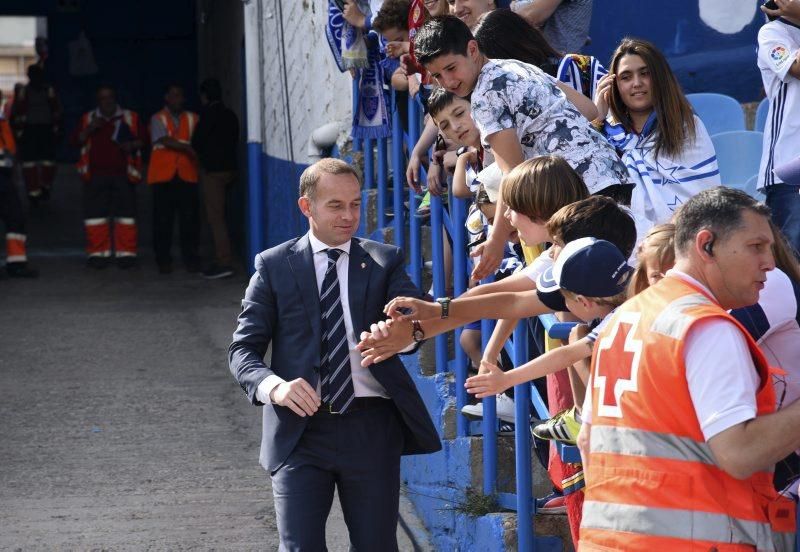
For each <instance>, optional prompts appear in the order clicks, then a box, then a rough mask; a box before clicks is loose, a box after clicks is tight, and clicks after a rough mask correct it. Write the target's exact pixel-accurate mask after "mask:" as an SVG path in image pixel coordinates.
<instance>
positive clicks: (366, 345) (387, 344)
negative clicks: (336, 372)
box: [356, 320, 414, 367]
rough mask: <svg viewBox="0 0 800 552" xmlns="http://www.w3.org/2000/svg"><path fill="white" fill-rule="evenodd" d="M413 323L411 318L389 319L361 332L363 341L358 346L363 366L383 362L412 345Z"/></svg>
mask: <svg viewBox="0 0 800 552" xmlns="http://www.w3.org/2000/svg"><path fill="white" fill-rule="evenodd" d="M413 342H414V338H413V336H412V323H411V321H410V320H387V321H386V322H378V323H377V324H373V325H372V326H371V327H370V331H369V332H361V342H360V343H359V344H358V345H356V348H357V349H358V350H359V351H361V366H364V367H367V366H369V365H370V364H376V363H378V362H383V361H384V360H386V359H387V358H389V357H392V356H394V355H396V354H397V353H399V352H400V351H402V350H403V349H405V348H406V347H408V346H409V345H411V344H412V343H413Z"/></svg>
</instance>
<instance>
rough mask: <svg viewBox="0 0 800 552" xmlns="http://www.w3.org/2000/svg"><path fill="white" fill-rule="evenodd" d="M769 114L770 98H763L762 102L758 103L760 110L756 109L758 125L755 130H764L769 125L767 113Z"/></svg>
mask: <svg viewBox="0 0 800 552" xmlns="http://www.w3.org/2000/svg"><path fill="white" fill-rule="evenodd" d="M768 114H769V100H768V99H767V98H764V99H763V100H761V103H760V104H758V110H756V126H755V130H757V131H759V132H764V127H766V126H767V115H768Z"/></svg>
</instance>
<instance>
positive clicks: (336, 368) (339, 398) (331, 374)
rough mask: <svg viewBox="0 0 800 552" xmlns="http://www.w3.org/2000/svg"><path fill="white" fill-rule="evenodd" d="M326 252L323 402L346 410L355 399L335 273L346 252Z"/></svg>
mask: <svg viewBox="0 0 800 552" xmlns="http://www.w3.org/2000/svg"><path fill="white" fill-rule="evenodd" d="M327 253H328V267H327V268H326V270H325V278H324V279H323V280H322V290H321V291H320V296H319V303H320V310H321V311H322V344H321V352H322V362H321V364H320V376H321V377H322V380H321V386H322V402H325V403H328V405H329V406H330V410H331V412H344V411H345V410H347V407H348V406H350V403H351V402H353V399H354V398H355V391H354V390H353V374H352V372H351V370H350V350H349V347H348V345H347V332H346V330H345V326H344V311H343V310H342V297H341V294H340V291H339V278H338V277H337V275H336V261H337V260H338V259H339V256H340V255H341V254H342V253H344V251H342V250H341V249H328V250H327Z"/></svg>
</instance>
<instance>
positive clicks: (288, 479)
mask: <svg viewBox="0 0 800 552" xmlns="http://www.w3.org/2000/svg"><path fill="white" fill-rule="evenodd" d="M267 408H269V407H267ZM400 423H401V422H400V420H399V413H398V412H397V410H396V408H395V406H394V404H393V402H392V401H390V400H387V401H386V404H385V405H381V406H377V407H374V408H369V409H365V410H357V411H355V412H348V413H345V414H339V415H336V414H323V413H317V414H316V415H314V416H312V417H311V419H310V420H309V421H308V425H307V426H306V429H305V431H304V432H303V435H302V436H301V437H300V441H299V442H298V444H297V446H296V447H295V449H294V450H293V451H292V453H291V454H290V455H289V457H288V458H287V459H286V461H285V462H284V463H283V464H282V465H281V467H279V468H278V469H277V470H275V471H274V472H273V473H272V493H273V496H274V499H275V513H276V517H277V522H278V533H279V534H280V540H281V544H280V548H279V550H281V552H321V551H325V550H327V548H326V545H325V523H326V521H327V519H328V514H329V513H330V510H331V504H332V503H333V495H334V488H335V489H336V490H337V491H338V493H339V501H340V503H341V505H342V511H343V513H344V520H345V523H346V524H347V530H348V533H349V535H350V543H351V544H350V546H351V547H350V549H351V550H355V551H357V552H372V551H380V552H385V551H396V550H397V519H398V509H399V501H400V453H401V451H402V450H403V431H402V428H401V425H400Z"/></svg>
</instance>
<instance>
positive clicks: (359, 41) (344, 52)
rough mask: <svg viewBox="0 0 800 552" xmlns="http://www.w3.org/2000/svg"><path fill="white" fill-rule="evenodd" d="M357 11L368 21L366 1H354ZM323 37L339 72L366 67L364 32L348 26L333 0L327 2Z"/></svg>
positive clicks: (369, 12)
mask: <svg viewBox="0 0 800 552" xmlns="http://www.w3.org/2000/svg"><path fill="white" fill-rule="evenodd" d="M356 4H357V5H358V9H360V10H361V12H362V13H363V14H364V15H366V16H367V19H369V18H370V17H371V15H372V11H371V10H370V7H369V2H368V1H367V0H356ZM325 37H326V38H327V39H328V45H329V46H330V47H331V52H332V53H333V57H334V58H335V59H336V65H337V66H338V67H339V71H341V72H345V71H347V70H349V69H359V68H362V67H367V64H368V60H367V45H366V44H365V43H364V32H363V31H362V30H361V29H357V28H355V27H353V26H352V25H350V24H349V23H348V22H347V21H345V19H344V15H342V10H340V9H339V6H338V5H337V4H336V2H335V1H334V0H328V25H327V26H326V27H325Z"/></svg>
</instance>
